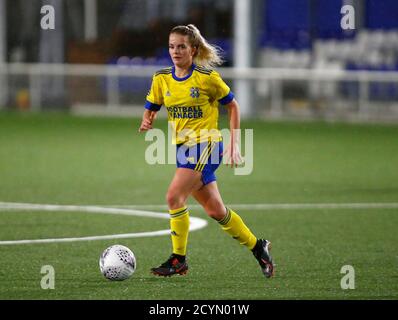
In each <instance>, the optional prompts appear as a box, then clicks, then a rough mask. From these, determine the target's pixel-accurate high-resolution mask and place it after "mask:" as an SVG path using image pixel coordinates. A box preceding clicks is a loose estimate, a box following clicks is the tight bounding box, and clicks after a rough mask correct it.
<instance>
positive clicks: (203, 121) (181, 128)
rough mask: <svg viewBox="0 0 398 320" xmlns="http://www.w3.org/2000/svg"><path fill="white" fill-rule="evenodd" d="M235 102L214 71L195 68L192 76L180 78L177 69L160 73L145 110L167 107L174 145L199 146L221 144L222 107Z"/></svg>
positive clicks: (168, 69)
mask: <svg viewBox="0 0 398 320" xmlns="http://www.w3.org/2000/svg"><path fill="white" fill-rule="evenodd" d="M233 99H234V95H233V93H232V92H231V90H230V88H229V87H228V86H227V84H226V83H225V82H224V81H223V80H222V78H221V77H220V74H219V73H218V72H216V71H214V70H210V69H207V68H204V67H202V66H198V65H195V64H193V65H192V67H191V71H190V73H189V74H188V75H187V76H185V77H183V78H178V77H177V76H176V75H175V67H169V68H165V69H162V70H160V71H158V72H156V73H155V74H154V75H153V78H152V85H151V89H150V91H149V93H148V95H147V97H146V100H147V101H146V104H145V108H146V109H148V110H152V111H159V110H160V108H161V106H162V105H163V106H165V107H166V109H167V113H168V121H169V123H170V124H171V126H172V128H173V131H174V132H173V141H172V142H173V143H174V144H180V143H187V144H196V143H201V142H205V141H208V140H209V139H212V140H213V141H220V140H221V133H220V131H219V130H218V105H219V103H221V104H223V105H226V104H228V103H230V102H231V101H232V100H233Z"/></svg>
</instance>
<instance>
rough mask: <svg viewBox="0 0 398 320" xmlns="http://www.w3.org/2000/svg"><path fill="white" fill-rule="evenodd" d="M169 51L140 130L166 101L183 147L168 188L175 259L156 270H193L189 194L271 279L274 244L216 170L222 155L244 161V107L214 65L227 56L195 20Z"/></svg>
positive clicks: (181, 29)
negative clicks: (226, 190) (251, 224)
mask: <svg viewBox="0 0 398 320" xmlns="http://www.w3.org/2000/svg"><path fill="white" fill-rule="evenodd" d="M169 53H170V56H171V59H172V61H173V64H174V66H173V67H170V68H166V69H162V70H160V71H158V72H156V73H155V75H154V76H153V79H152V86H151V89H150V91H149V93H148V95H147V99H146V100H147V102H146V104H145V108H146V110H145V111H144V115H143V119H142V122H141V125H140V128H139V131H140V132H142V131H147V130H149V129H152V126H153V122H154V119H155V116H156V112H157V111H159V109H160V108H161V106H162V105H164V106H165V107H166V109H167V112H168V120H169V123H170V124H171V126H172V127H173V129H174V136H173V140H174V141H173V143H175V144H176V145H177V169H176V172H175V175H174V178H173V180H172V181H171V183H170V186H169V188H168V191H167V196H166V199H167V203H168V207H169V213H170V227H171V240H172V247H173V252H172V254H171V256H170V257H169V259H168V260H167V261H166V262H164V263H163V264H161V265H160V266H159V267H156V268H152V269H151V271H152V273H153V274H155V275H159V276H172V275H175V274H180V275H182V274H185V273H186V272H187V271H188V264H187V261H186V258H185V256H186V249H187V241H188V232H189V210H188V207H187V206H186V200H187V198H188V197H189V196H190V195H192V196H193V197H194V198H195V199H196V200H197V201H198V202H199V203H200V204H201V205H202V207H203V208H204V210H205V211H206V213H207V214H208V215H209V216H210V217H211V218H213V219H215V220H216V221H217V222H218V223H219V224H220V226H221V228H222V229H223V230H224V231H225V232H227V233H228V234H230V235H231V236H232V237H233V238H234V239H236V240H238V241H239V242H240V243H241V244H243V245H245V246H246V247H248V248H249V249H250V250H251V251H252V252H253V254H254V256H255V258H256V259H257V261H258V262H259V264H260V267H261V270H262V272H263V274H264V275H265V276H266V277H267V278H269V277H271V276H272V275H273V271H274V267H273V262H272V258H271V255H270V252H269V251H270V249H271V243H270V242H269V241H268V240H264V239H257V238H256V236H254V234H253V233H252V232H251V231H250V230H249V228H248V227H247V226H246V225H245V223H244V222H243V221H242V219H241V217H240V216H239V215H238V214H237V213H236V212H234V211H233V210H232V209H230V208H227V207H226V206H225V205H224V203H223V200H222V198H221V195H220V192H219V190H218V187H217V182H216V177H215V175H214V172H215V170H216V169H217V168H218V166H219V164H220V162H221V159H222V156H223V155H225V156H226V157H227V160H228V161H227V163H229V164H230V165H231V167H232V166H236V165H237V164H239V162H240V161H241V156H240V151H239V149H238V141H237V139H238V137H237V135H236V133H235V129H239V128H240V114H239V105H238V103H237V101H236V100H235V98H234V95H233V93H232V92H231V90H230V89H229V87H228V86H227V85H226V84H225V82H224V81H223V80H222V79H221V77H220V75H219V74H218V73H217V72H216V71H214V70H212V69H211V68H213V67H215V66H217V65H220V64H221V63H222V60H221V58H220V56H219V51H218V50H217V48H216V47H214V46H212V45H210V44H209V43H208V42H207V41H206V40H205V39H204V38H203V37H202V35H201V34H200V31H199V30H198V29H197V28H196V27H195V26H194V25H192V24H190V25H188V26H177V27H174V28H173V29H172V30H171V32H170V36H169ZM219 104H221V105H224V106H225V107H226V108H227V109H228V115H229V124H230V131H231V134H230V137H231V138H230V141H229V144H228V146H227V148H226V151H225V152H223V143H222V138H221V134H220V131H219V130H218V128H217V122H218V105H219Z"/></svg>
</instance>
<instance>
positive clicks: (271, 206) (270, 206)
mask: <svg viewBox="0 0 398 320" xmlns="http://www.w3.org/2000/svg"><path fill="white" fill-rule="evenodd" d="M112 207H119V208H130V209H157V210H167V209H168V208H167V206H166V205H151V204H149V205H112ZM188 207H189V208H194V209H200V208H202V207H201V206H200V205H197V204H189V205H188ZM228 207H230V208H233V209H241V210H245V209H246V210H303V209H398V202H374V203H372V202H358V203H255V204H254V203H252V204H228Z"/></svg>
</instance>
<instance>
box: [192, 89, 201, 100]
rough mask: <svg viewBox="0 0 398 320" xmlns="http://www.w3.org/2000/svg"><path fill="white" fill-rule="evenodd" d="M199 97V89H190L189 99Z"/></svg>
mask: <svg viewBox="0 0 398 320" xmlns="http://www.w3.org/2000/svg"><path fill="white" fill-rule="evenodd" d="M199 95H200V93H199V88H196V87H192V88H191V97H192V98H199Z"/></svg>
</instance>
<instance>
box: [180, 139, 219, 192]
mask: <svg viewBox="0 0 398 320" xmlns="http://www.w3.org/2000/svg"><path fill="white" fill-rule="evenodd" d="M222 152H223V143H222V141H209V142H203V143H198V144H196V145H194V146H191V147H188V146H187V145H184V144H178V145H177V168H187V169H192V170H195V171H199V172H202V182H203V184H204V185H206V184H209V183H210V182H213V181H216V175H215V174H214V172H215V171H216V170H217V168H218V167H219V166H220V164H221V162H222Z"/></svg>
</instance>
